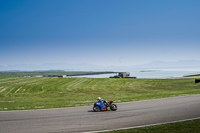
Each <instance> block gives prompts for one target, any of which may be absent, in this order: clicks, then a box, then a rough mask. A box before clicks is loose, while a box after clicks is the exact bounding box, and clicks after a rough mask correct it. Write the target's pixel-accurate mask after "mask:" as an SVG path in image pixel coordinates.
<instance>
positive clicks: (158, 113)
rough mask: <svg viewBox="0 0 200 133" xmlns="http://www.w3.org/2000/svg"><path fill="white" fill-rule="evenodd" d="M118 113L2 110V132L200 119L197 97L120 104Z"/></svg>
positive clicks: (48, 132) (52, 132)
mask: <svg viewBox="0 0 200 133" xmlns="http://www.w3.org/2000/svg"><path fill="white" fill-rule="evenodd" d="M117 105H118V110H117V111H105V112H93V111H92V106H86V107H73V108H61V109H42V110H28V111H1V112H0V132H1V133H62V132H63V133H65V132H67V133H68V132H91V131H101V130H112V129H118V128H127V127H135V126H142V125H149V124H156V123H165V122H172V121H179V120H185V119H192V118H198V117H200V95H192V96H181V97H173V98H163V99H155V100H144V101H137V102H128V103H119V104H117Z"/></svg>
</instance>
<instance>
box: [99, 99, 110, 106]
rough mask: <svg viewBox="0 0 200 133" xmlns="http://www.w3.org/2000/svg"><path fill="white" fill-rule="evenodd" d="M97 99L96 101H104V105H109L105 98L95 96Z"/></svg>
mask: <svg viewBox="0 0 200 133" xmlns="http://www.w3.org/2000/svg"><path fill="white" fill-rule="evenodd" d="M97 101H98V102H102V103H104V105H105V106H108V105H109V104H108V102H107V101H106V100H104V99H102V98H101V97H98V98H97Z"/></svg>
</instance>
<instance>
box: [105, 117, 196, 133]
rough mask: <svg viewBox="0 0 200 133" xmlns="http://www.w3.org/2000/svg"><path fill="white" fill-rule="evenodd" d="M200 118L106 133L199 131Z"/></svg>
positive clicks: (181, 132)
mask: <svg viewBox="0 0 200 133" xmlns="http://www.w3.org/2000/svg"><path fill="white" fill-rule="evenodd" d="M199 131H200V119H197V120H190V121H185V122H176V123H170V124H163V125H158V126H149V127H143V128H135V129H128V130H118V131H110V132H104V133H199Z"/></svg>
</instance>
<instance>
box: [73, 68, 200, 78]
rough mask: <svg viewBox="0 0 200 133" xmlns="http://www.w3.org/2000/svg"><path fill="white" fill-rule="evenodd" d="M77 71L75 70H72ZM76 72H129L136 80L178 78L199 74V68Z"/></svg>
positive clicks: (120, 69) (89, 76) (114, 69)
mask: <svg viewBox="0 0 200 133" xmlns="http://www.w3.org/2000/svg"><path fill="white" fill-rule="evenodd" d="M74 71H77V70H74ZM78 71H114V72H129V73H130V76H131V77H136V78H178V77H183V76H186V75H193V74H200V67H181V68H177V67H175V68H172V67H168V68H131V67H118V68H109V69H90V70H85V69H83V70H80V69H79V70H78ZM115 75H117V73H112V74H100V75H85V76H76V77H86V78H109V77H110V76H115Z"/></svg>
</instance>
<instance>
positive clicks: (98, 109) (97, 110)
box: [93, 106, 101, 112]
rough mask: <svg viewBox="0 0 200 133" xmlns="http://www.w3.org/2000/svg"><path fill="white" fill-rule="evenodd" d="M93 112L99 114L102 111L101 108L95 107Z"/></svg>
mask: <svg viewBox="0 0 200 133" xmlns="http://www.w3.org/2000/svg"><path fill="white" fill-rule="evenodd" d="M93 111H95V112H99V111H101V108H100V107H99V106H96V107H95V106H94V107H93Z"/></svg>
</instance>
